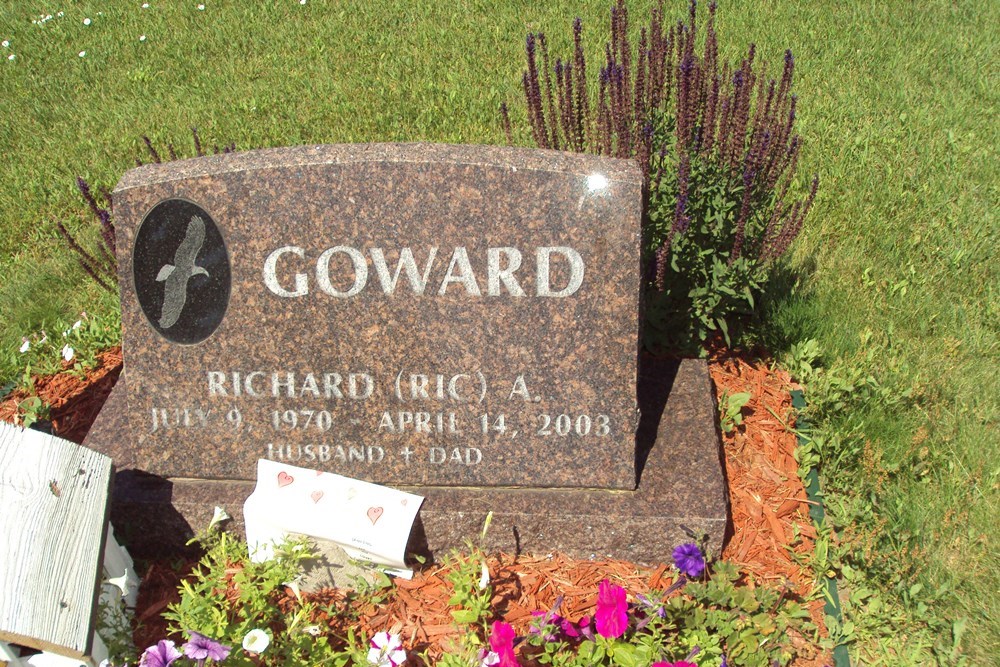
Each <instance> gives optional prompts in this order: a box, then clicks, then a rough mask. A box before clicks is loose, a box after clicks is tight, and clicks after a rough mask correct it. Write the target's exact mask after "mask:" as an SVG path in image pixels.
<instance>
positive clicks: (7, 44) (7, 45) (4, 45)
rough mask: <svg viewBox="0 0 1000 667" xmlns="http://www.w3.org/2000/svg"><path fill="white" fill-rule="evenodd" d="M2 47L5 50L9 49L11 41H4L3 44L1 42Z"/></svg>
mask: <svg viewBox="0 0 1000 667" xmlns="http://www.w3.org/2000/svg"><path fill="white" fill-rule="evenodd" d="M0 46H2V47H3V48H5V49H6V48H9V47H10V40H9V39H5V40H3V41H2V42H0Z"/></svg>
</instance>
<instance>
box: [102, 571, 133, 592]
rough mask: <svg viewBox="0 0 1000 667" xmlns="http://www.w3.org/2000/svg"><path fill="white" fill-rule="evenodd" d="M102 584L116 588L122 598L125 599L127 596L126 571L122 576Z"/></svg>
mask: <svg viewBox="0 0 1000 667" xmlns="http://www.w3.org/2000/svg"><path fill="white" fill-rule="evenodd" d="M104 583H106V584H111V585H112V586H117V587H118V590H120V591H121V592H122V597H125V596H126V595H128V570H125V572H124V573H123V574H122V576H120V577H114V578H113V579H107V580H105V582H104Z"/></svg>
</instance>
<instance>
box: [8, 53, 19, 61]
mask: <svg viewBox="0 0 1000 667" xmlns="http://www.w3.org/2000/svg"><path fill="white" fill-rule="evenodd" d="M16 57H17V56H15V55H14V54H13V53H12V54H10V55H9V56H7V60H13V59H14V58H16Z"/></svg>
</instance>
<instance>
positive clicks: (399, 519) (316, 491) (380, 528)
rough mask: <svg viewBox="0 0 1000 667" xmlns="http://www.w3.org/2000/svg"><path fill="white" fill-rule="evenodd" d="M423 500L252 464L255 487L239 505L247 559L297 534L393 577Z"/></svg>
mask: <svg viewBox="0 0 1000 667" xmlns="http://www.w3.org/2000/svg"><path fill="white" fill-rule="evenodd" d="M423 501H424V499H423V498H422V497H421V496H417V495H414V494H412V493H404V492H403V491H397V490H395V489H390V488H388V487H385V486H381V485H379V484H372V483H370V482H363V481H360V480H356V479H351V478H350V477H343V476H341V475H335V474H333V473H328V472H321V471H318V470H310V469H308V468H297V467H295V466H291V465H287V464H284V463H280V462H277V461H269V460H267V459H260V460H258V461H257V486H256V487H255V488H254V491H253V493H252V494H250V497H249V498H247V499H246V502H245V503H244V505H243V516H244V520H245V523H246V534H247V544H248V545H249V548H250V557H251V558H252V559H253V560H255V561H257V562H260V561H263V560H267V559H268V558H270V557H271V556H272V555H273V547H274V545H275V544H277V543H280V542H281V541H282V540H283V539H284V538H285V537H286V536H287V535H288V534H290V533H297V534H302V535H308V536H310V537H315V538H321V539H326V540H330V541H332V542H335V543H337V544H338V545H340V546H341V547H343V549H344V550H345V551H346V552H347V553H348V555H350V556H351V557H353V558H357V559H359V560H365V561H371V562H372V563H375V564H376V565H380V566H383V567H385V568H387V569H388V570H389V571H390V572H391V573H393V574H397V575H398V576H406V577H408V576H409V575H410V574H411V573H410V570H408V569H407V568H406V565H405V563H404V562H403V559H404V556H405V550H406V542H407V539H408V538H409V536H410V529H411V528H412V526H413V520H414V519H415V518H416V516H417V511H418V510H419V509H420V505H421V503H423Z"/></svg>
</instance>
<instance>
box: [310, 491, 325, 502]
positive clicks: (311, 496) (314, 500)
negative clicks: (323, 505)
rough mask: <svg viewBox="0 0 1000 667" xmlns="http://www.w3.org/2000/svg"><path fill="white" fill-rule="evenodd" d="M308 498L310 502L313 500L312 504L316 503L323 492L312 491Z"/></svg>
mask: <svg viewBox="0 0 1000 667" xmlns="http://www.w3.org/2000/svg"><path fill="white" fill-rule="evenodd" d="M309 497H310V498H312V500H313V502H314V503H318V502H319V500H320V498H322V497H323V492H322V491H313V492H312V493H310V494H309Z"/></svg>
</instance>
